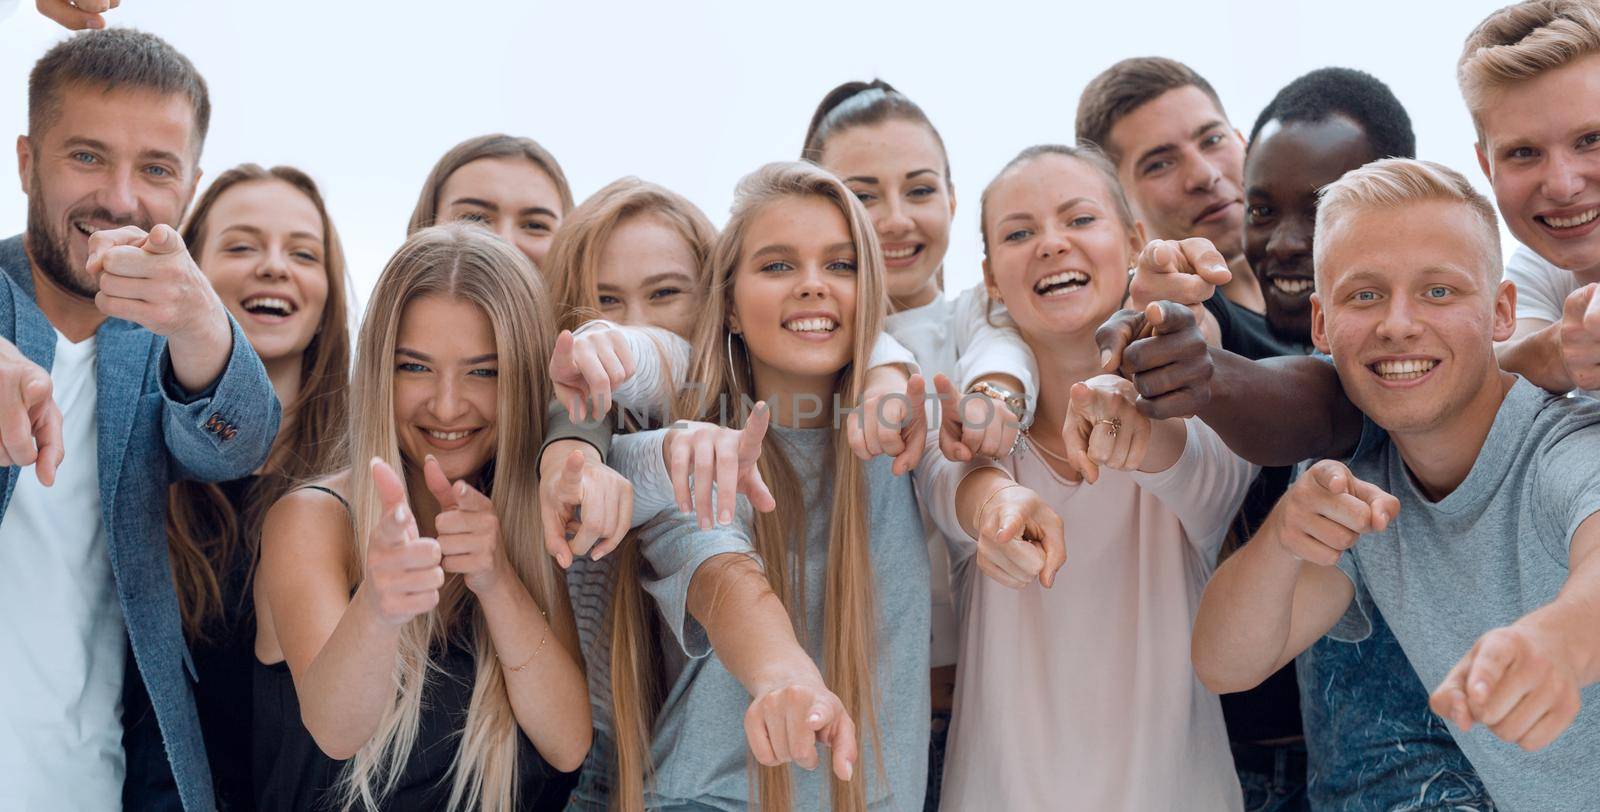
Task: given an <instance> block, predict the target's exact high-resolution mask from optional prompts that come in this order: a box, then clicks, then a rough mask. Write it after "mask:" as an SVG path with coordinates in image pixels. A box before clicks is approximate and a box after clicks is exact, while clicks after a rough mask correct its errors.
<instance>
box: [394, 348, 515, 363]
mask: <svg viewBox="0 0 1600 812" xmlns="http://www.w3.org/2000/svg"><path fill="white" fill-rule="evenodd" d="M394 354H395V355H404V356H408V357H410V358H415V359H417V360H418V361H421V362H422V363H424V364H431V363H433V356H431V355H428V354H427V353H423V352H417V351H416V350H413V349H411V348H410V347H395V348H394ZM498 360H500V356H499V355H498V354H496V353H492V352H491V353H486V354H484V355H474V356H472V357H471V358H463V359H461V363H463V364H466V365H468V366H471V365H473V364H482V363H485V362H488V361H498Z"/></svg>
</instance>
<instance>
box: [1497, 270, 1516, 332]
mask: <svg viewBox="0 0 1600 812" xmlns="http://www.w3.org/2000/svg"><path fill="white" fill-rule="evenodd" d="M1516 331H1517V285H1516V283H1515V282H1512V281H1510V280H1505V281H1503V282H1501V283H1500V287H1499V289H1498V290H1496V291H1495V292H1494V340H1495V342H1496V343H1498V342H1501V341H1505V340H1506V339H1509V338H1511V335H1512V333H1515V332H1516Z"/></svg>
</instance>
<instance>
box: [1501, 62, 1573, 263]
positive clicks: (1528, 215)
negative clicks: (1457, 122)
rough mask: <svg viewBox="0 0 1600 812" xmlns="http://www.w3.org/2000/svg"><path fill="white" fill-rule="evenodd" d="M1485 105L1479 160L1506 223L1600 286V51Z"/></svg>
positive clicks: (1536, 248) (1523, 238) (1529, 242)
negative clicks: (1599, 282) (1599, 283)
mask: <svg viewBox="0 0 1600 812" xmlns="http://www.w3.org/2000/svg"><path fill="white" fill-rule="evenodd" d="M1486 102H1487V103H1485V104H1484V105H1483V109H1481V110H1479V111H1478V123H1479V125H1480V127H1481V128H1482V134H1483V137H1482V141H1481V143H1480V144H1479V145H1478V159H1479V162H1480V164H1481V165H1482V166H1483V170H1484V172H1485V173H1486V174H1487V175H1488V176H1489V182H1490V184H1491V185H1492V186H1493V187H1494V197H1495V204H1496V205H1497V206H1498V207H1499V209H1500V216H1501V217H1503V218H1504V219H1505V222H1506V226H1507V227H1508V228H1510V229H1511V233H1512V234H1515V235H1516V237H1517V240H1518V241H1520V242H1521V243H1522V244H1523V245H1526V246H1528V247H1529V248H1532V249H1533V250H1534V251H1536V252H1537V253H1538V254H1539V256H1541V257H1544V258H1545V259H1546V260H1549V261H1550V262H1552V263H1554V264H1556V265H1557V266H1559V267H1562V268H1565V269H1567V270H1570V271H1573V272H1574V273H1576V274H1578V276H1579V279H1580V280H1582V281H1584V282H1594V281H1600V54H1592V55H1590V56H1586V57H1583V58H1581V59H1577V60H1574V61H1573V62H1572V63H1570V64H1568V65H1565V66H1563V67H1560V68H1556V69H1555V70H1550V71H1546V72H1544V73H1541V74H1539V75H1538V76H1535V77H1534V78H1532V79H1528V80H1526V81H1523V82H1518V83H1517V84H1515V85H1511V86H1509V87H1504V88H1500V89H1497V90H1494V91H1492V92H1490V94H1489V95H1488V96H1487V98H1486Z"/></svg>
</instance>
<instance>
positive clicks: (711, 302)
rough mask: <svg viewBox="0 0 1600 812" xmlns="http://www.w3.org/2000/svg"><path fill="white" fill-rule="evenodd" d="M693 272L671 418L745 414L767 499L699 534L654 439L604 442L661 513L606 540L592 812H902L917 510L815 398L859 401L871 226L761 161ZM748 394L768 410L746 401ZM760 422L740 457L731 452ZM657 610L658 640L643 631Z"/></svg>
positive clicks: (913, 757)
mask: <svg viewBox="0 0 1600 812" xmlns="http://www.w3.org/2000/svg"><path fill="white" fill-rule="evenodd" d="M708 268H709V284H708V285H707V286H706V291H707V298H706V310H707V312H708V313H709V314H710V318H707V319H705V320H704V321H703V322H702V323H701V324H700V326H699V330H698V332H697V333H696V336H695V340H694V342H693V347H694V357H693V359H692V363H691V364H690V370H689V374H688V379H689V380H692V381H695V382H697V384H699V385H701V386H702V387H703V388H700V389H697V390H695V391H693V392H690V393H688V394H687V395H686V396H685V397H684V398H682V399H681V400H680V402H679V404H678V406H677V411H678V414H677V416H678V417H681V418H693V419H699V420H705V421H708V422H719V423H724V424H725V423H729V422H733V423H737V424H743V425H745V427H746V431H744V432H743V435H742V436H743V439H744V440H745V441H746V442H745V443H743V444H741V445H742V446H743V447H741V449H740V452H741V453H740V455H739V457H740V462H741V463H745V465H743V466H742V467H744V468H751V467H754V468H755V469H756V470H759V473H760V476H761V478H762V479H763V480H764V481H765V482H766V483H768V484H769V485H770V486H771V488H770V491H771V494H772V495H774V496H775V497H776V500H775V502H776V504H775V505H774V506H775V507H776V509H775V510H773V511H771V512H768V513H762V514H759V515H755V516H754V518H752V513H751V511H750V510H749V507H748V505H746V504H742V503H741V506H740V511H739V516H738V521H737V524H738V528H737V529H738V530H739V531H740V532H734V530H735V529H734V528H721V527H719V528H710V529H706V528H703V526H702V524H701V522H700V520H699V519H698V518H697V517H696V516H695V515H694V514H692V513H690V512H688V511H687V510H686V509H685V508H687V505H684V504H682V501H681V500H680V499H679V498H677V497H676V496H675V494H674V492H673V488H672V486H671V485H670V484H668V475H667V473H666V470H665V462H664V459H663V454H664V453H668V454H670V453H671V452H670V448H664V445H665V443H666V442H667V440H666V437H667V435H666V434H665V433H662V432H644V433H640V434H634V435H630V436H627V437H619V438H617V440H616V443H617V446H616V448H615V453H616V456H617V460H616V461H615V463H614V464H617V465H619V466H620V467H622V468H623V469H624V470H625V471H626V472H629V473H631V474H632V476H631V477H630V478H632V479H634V480H635V482H636V484H637V485H638V490H639V498H640V500H641V503H640V504H644V502H643V500H645V499H646V496H648V497H649V498H651V499H657V500H661V501H662V502H664V504H663V505H662V506H663V507H664V508H666V511H665V512H664V514H663V515H660V516H658V517H657V518H656V519H655V520H654V521H652V522H650V523H649V524H647V525H645V527H644V528H643V529H642V530H641V531H640V532H639V539H638V543H637V544H627V545H624V546H623V547H621V548H620V549H619V550H618V552H617V553H616V555H617V557H618V561H619V569H620V574H619V577H618V581H617V592H616V594H615V596H614V600H613V622H612V627H611V630H612V653H611V673H612V690H613V693H614V702H613V710H614V714H615V720H616V730H617V749H618V763H617V769H616V775H617V785H616V791H615V793H614V796H613V805H614V806H615V807H617V808H619V809H624V810H635V809H640V808H643V807H648V808H652V809H688V808H697V809H700V808H713V809H729V810H733V809H745V808H747V807H749V806H751V805H759V806H760V807H761V808H763V809H776V810H788V809H791V808H793V809H815V808H818V807H819V806H821V805H822V804H824V803H825V802H826V803H829V804H831V807H832V808H833V809H835V810H862V809H869V808H882V809H917V808H920V807H921V806H922V797H923V790H924V777H925V772H926V768H927V758H926V756H927V744H928V724H927V718H928V716H927V715H928V681H927V663H928V612H929V598H928V594H929V593H928V557H927V552H926V548H925V547H924V546H923V543H922V528H921V523H920V521H919V520H918V515H917V506H916V502H915V499H914V497H913V495H912V492H911V487H910V482H909V480H908V479H906V478H896V477H895V476H894V474H893V471H892V470H891V469H892V465H893V463H892V462H891V461H890V460H888V459H883V458H878V459H874V460H871V461H863V460H861V459H859V458H857V457H856V456H855V455H854V454H853V453H852V451H851V448H850V446H849V443H848V441H847V437H846V432H845V431H844V429H843V428H842V427H841V424H842V422H843V419H842V418H841V417H839V416H837V415H835V414H832V413H831V412H830V411H829V409H828V408H827V406H828V405H830V404H832V403H833V402H834V400H835V397H837V399H838V401H839V402H841V403H844V404H850V403H855V402H856V401H857V399H858V398H859V393H860V392H861V391H862V388H863V383H864V378H865V376H866V368H865V367H866V364H865V363H864V362H865V361H866V359H867V358H868V357H869V354H870V351H871V349H872V347H873V344H874V342H875V341H876V340H877V338H878V334H879V331H880V329H881V326H882V322H883V315H884V302H885V301H886V296H885V293H884V287H883V285H884V271H883V264H882V260H881V257H880V255H879V253H878V246H877V243H876V238H875V237H874V236H873V231H872V224H871V221H870V220H869V219H868V218H867V215H866V212H865V211H863V210H862V208H861V204H860V203H859V202H858V201H856V199H855V197H854V196H853V195H851V194H850V191H849V190H848V189H847V188H845V186H844V184H843V183H841V182H840V181H839V180H838V179H837V178H835V177H833V176H832V175H830V174H828V173H827V172H825V171H823V170H821V169H819V168H817V167H815V166H812V165H809V164H798V163H783V164H772V165H769V166H767V167H765V168H763V169H761V170H760V171H758V172H756V173H754V174H752V175H750V176H748V177H746V178H745V179H744V180H743V181H742V182H741V183H740V185H739V189H738V192H737V195H736V201H735V204H734V210H733V215H732V218H731V219H730V221H729V224H728V227H727V229H726V230H725V231H724V232H723V233H722V235H721V236H720V237H719V238H718V240H717V243H716V245H715V247H714V249H713V251H712V255H711V258H710V262H709V265H708ZM919 383H920V378H914V379H913V382H912V386H913V387H916V386H917V384H919ZM758 393H759V396H760V397H762V398H766V399H767V402H770V403H771V409H770V411H769V410H768V409H767V407H766V406H764V405H760V406H756V407H754V409H753V410H752V407H751V404H752V402H753V401H754V400H755V399H756V397H757V395H758ZM917 394H920V392H918V393H917ZM813 407H815V408H813ZM913 412H914V413H915V414H918V415H920V414H921V410H920V409H917V410H913ZM769 420H770V421H771V423H772V426H773V427H772V431H771V432H770V433H767V434H766V435H765V437H764V439H763V440H761V441H760V448H759V450H760V455H759V462H756V461H755V460H754V459H753V458H754V456H755V455H754V454H752V453H749V452H750V451H752V449H751V448H749V446H750V445H751V443H752V441H753V440H754V438H758V437H761V436H762V432H763V430H764V429H765V426H766V423H767V422H768V421H769ZM915 428H916V430H918V431H921V430H923V428H924V427H923V426H922V425H921V423H920V421H918V422H917V425H916V427H915ZM747 475H748V473H747ZM701 481H702V482H703V481H704V480H701ZM725 492H726V491H724V493H725ZM674 505H675V506H676V507H677V508H678V510H677V511H674V510H672V508H673V507H674ZM646 594H648V596H649V598H648V599H647V598H646V597H645V596H646ZM651 603H653V604H654V608H653V610H652V609H651V608H650V604H651ZM657 616H659V618H660V619H661V620H662V621H664V626H665V628H666V629H668V630H670V636H667V637H664V638H658V637H657V635H656V631H655V630H656V629H657V624H656V622H655V620H656V618H657ZM741 733H742V734H743V735H741ZM819 744H821V745H827V746H828V747H827V750H826V752H819V748H818V745H819ZM757 764H759V765H760V766H759V767H757V766H756V765H757ZM794 766H798V767H800V768H802V769H793V767H794ZM752 778H754V779H755V780H754V781H752Z"/></svg>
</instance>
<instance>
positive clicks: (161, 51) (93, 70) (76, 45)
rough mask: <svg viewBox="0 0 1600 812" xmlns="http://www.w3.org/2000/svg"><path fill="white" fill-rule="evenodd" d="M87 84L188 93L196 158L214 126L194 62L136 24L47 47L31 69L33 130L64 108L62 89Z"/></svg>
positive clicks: (44, 127)
mask: <svg viewBox="0 0 1600 812" xmlns="http://www.w3.org/2000/svg"><path fill="white" fill-rule="evenodd" d="M69 85H87V86H90V87H96V88H102V89H104V90H106V91H112V90H117V89H119V88H130V89H138V90H153V91H155V92H157V93H160V94H163V95H169V96H170V95H175V94H179V93H181V94H183V95H185V96H187V97H189V103H190V105H191V106H193V108H194V131H195V145H194V152H195V156H196V158H198V157H199V155H200V147H201V145H203V144H204V143H205V140H206V132H207V130H209V129H210V128H211V97H210V96H209V95H208V94H207V92H206V80H205V79H203V78H201V76H200V71H198V70H195V67H194V63H192V62H190V61H189V58H188V57H186V56H184V55H183V54H181V53H179V52H178V49H177V48H174V47H172V46H171V45H170V44H168V43H167V41H166V40H164V39H162V38H160V37H158V36H156V35H154V34H147V33H145V32H143V31H136V30H134V29H132V28H107V29H105V30H103V31H84V32H83V33H80V34H74V35H73V36H72V37H71V38H69V39H66V40H63V41H62V42H61V43H60V44H58V45H56V46H55V47H53V48H51V49H50V50H48V51H46V52H45V54H44V56H42V57H40V58H39V61H38V62H35V63H34V65H33V71H32V72H31V73H29V74H28V135H29V136H30V137H37V136H39V135H41V134H43V133H44V131H45V130H48V129H49V128H50V126H51V125H53V124H55V122H56V119H57V118H58V117H59V116H60V114H61V90H62V88H65V87H67V86H69Z"/></svg>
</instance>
